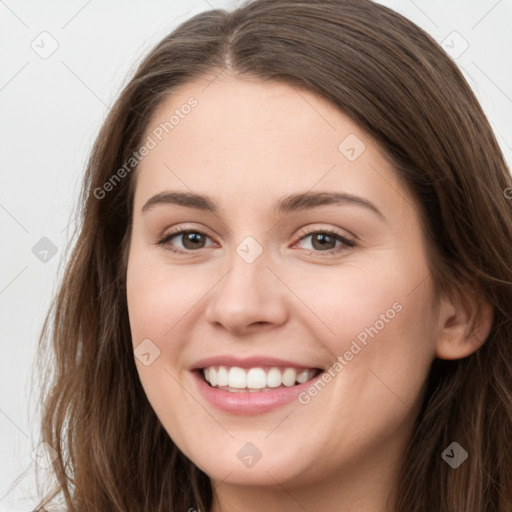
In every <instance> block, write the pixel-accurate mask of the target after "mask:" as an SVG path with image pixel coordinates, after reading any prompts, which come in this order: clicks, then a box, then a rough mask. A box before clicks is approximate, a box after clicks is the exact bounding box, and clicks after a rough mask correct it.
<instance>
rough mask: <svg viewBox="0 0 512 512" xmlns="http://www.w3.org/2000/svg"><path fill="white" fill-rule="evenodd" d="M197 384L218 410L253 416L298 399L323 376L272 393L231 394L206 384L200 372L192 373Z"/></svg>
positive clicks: (277, 389)
mask: <svg viewBox="0 0 512 512" xmlns="http://www.w3.org/2000/svg"><path fill="white" fill-rule="evenodd" d="M192 373H193V375H194V379H195V380H196V382H197V386H198V388H199V391H200V393H201V394H202V395H203V396H204V397H205V398H206V400H208V402H210V403H211V404H212V405H213V406H215V407H216V408H217V409H220V410H222V411H225V412H229V413H232V414H240V415H251V414H263V413H265V412H269V411H272V410H274V409H277V408H279V407H281V406H283V405H286V404H289V403H290V402H293V401H294V400H296V399H297V396H298V395H299V394H300V393H301V392H302V391H304V390H306V389H307V388H309V387H310V386H311V385H313V384H314V383H315V382H316V381H317V380H318V379H320V378H321V377H322V375H323V372H322V373H319V374H318V375H317V376H316V377H314V378H312V379H311V380H308V381H307V382H304V383H303V384H298V385H296V386H290V387H280V388H275V389H273V390H272V391H256V392H247V393H244V392H239V391H238V392H230V391H224V390H222V389H218V388H212V387H211V386H210V385H209V384H208V383H207V382H205V381H204V380H203V379H202V378H201V376H200V373H199V372H198V371H193V372H192Z"/></svg>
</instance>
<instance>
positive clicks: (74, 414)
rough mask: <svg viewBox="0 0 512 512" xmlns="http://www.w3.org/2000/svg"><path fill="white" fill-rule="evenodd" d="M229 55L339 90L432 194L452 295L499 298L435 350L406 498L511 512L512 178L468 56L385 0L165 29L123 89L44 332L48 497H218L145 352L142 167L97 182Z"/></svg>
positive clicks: (249, 8) (433, 224)
mask: <svg viewBox="0 0 512 512" xmlns="http://www.w3.org/2000/svg"><path fill="white" fill-rule="evenodd" d="M223 71H224V72H225V71H229V72H232V73H234V74H239V75H245V76H250V77H258V78H260V79H262V80H270V81H281V82H284V83H287V84H291V85H295V86H300V87H306V88H308V89H309V90H311V91H314V92H316V93H319V94H321V95H323V96H324V97H326V98H328V99H329V100H331V101H332V102H333V103H334V104H335V105H337V106H338V107H339V108H340V109H341V110H342V111H343V112H345V113H346V114H347V115H348V116H349V117H350V118H351V119H352V120H353V121H354V122H356V123H357V124H358V125H359V126H360V127H361V129H363V130H365V131H366V133H367V134H368V135H369V136H370V137H372V138H373V140H374V141H375V142H376V143H377V144H378V145H379V147H380V148H381V149H382V151H383V152H384V153H385V154H386V155H387V156H388V157H389V158H390V160H391V161H392V162H393V164H394V167H395V169H396V172H397V175H398V176H399V177H400V179H401V181H402V182H403V183H404V185H405V186H406V187H407V190H408V191H409V192H410V194H411V196H412V197H413V198H414V199H415V201H417V204H418V205H419V209H420V210H421V218H422V228H423V230H424V234H425V240H426V242H427V244H428V245H427V251H428V257H429V264H430V271H431V277H432V279H433V283H434V285H435V288H436V290H437V292H438V294H450V295H451V296H455V297H458V296H461V297H462V296H463V295H464V294H466V293H475V294H477V295H478V296H479V297H481V299H482V300H485V301H487V302H489V303H490V304H491V305H492V307H493V309H494V320H493V326H492V329H491V332H490V334H489V336H488V338H487V340H486V342H485V343H484V345H483V346H482V347H481V348H480V349H479V350H477V351H476V352H475V353H473V354H472V355H470V356H468V357H465V358H463V359H460V360H455V361H443V360H440V359H435V360H434V362H433V363H432V368H431V371H430V373H429V377H428V382H427V386H426V390H427V391H426V394H425V398H424V402H423V405H422V409H421V412H420V414H419V416H418V418H417V425H416V430H415V433H414V435H413V437H412V439H411V440H410V443H409V446H408V448H407V451H406V453H405V462H404V465H403V471H402V474H401V478H400V480H399V482H398V484H397V485H398V498H397V502H396V511H397V512H406V511H407V512H420V511H421V512H425V511H435V512H442V511H445V512H448V511H450V512H454V511H457V512H475V511H479V512H491V511H499V512H509V511H510V510H512V453H511V451H510V448H509V444H510V442H511V441H512V250H511V248H510V242H511V240H512V201H511V200H510V199H507V196H509V194H507V192H506V191H507V190H509V191H512V189H511V188H510V187H512V180H511V177H510V174H509V171H508V169H507V166H506V163H505V161H504V158H503V155H502V153H501V151H500V148H499V146H498V144H497V141H496V139H495V137H494V135H493V132H492V130H491V127H490V125H489V122H488V120H487V118H486V116H485V114H484V112H483V111H482V108H481V107H480V105H479V103H478V101H477V99H476V98H475V95H474V94H473V92H472V90H471V89H470V87H469V85H468V83H467V82H466V80H465V79H464V77H463V75H462V73H461V72H460V70H459V69H458V67H457V66H456V65H455V63H454V62H453V61H452V60H451V59H450V58H449V57H448V56H447V55H446V54H445V53H444V51H443V50H442V48H441V47H440V46H439V45H438V44H437V43H436V42H435V40H434V39H433V38H432V37H430V36H429V35H428V34H427V33H425V32H424V31H423V30H421V29H420V28H419V27H417V26H416V25H415V24H413V23H412V22H411V21H409V20H407V19H406V18H404V17H403V16H401V15H399V14H398V13H396V12H394V11H392V10H391V9H389V8H386V7H384V6H381V5H379V4H375V3H373V2H371V1H369V0H315V1H305V0H304V1H302V0H256V1H253V2H246V3H245V4H243V5H242V6H241V7H239V8H237V9H236V10H233V11H230V12H228V11H225V10H211V11H206V12H203V13H201V14H198V15H196V16H194V17H192V18H190V19H189V20H187V21H185V22H184V23H182V24H181V25H180V26H178V27H177V28H176V29H175V30H173V31H172V33H170V34H169V35H168V36H166V37H165V38H164V39H163V40H162V41H161V42H160V43H159V44H158V45H157V46H156V47H155V48H154V49H153V50H152V51H151V52H150V53H149V54H148V55H147V57H146V58H145V59H144V60H143V62H142V63H141V64H140V66H139V67H138V69H137V71H136V72H135V75H134V76H133V77H132V78H131V80H130V81H129V83H128V84H127V85H126V87H125V88H124V90H123V91H122V93H121V94H120V96H119V98H118V99H117V101H116V102H115V104H114V105H113V107H112V109H111V110H110V112H109V115H108V118H107V119H106V121H105V123H104V125H103V127H102V129H101V131H100V133H99V135H98V137H97V140H96V142H95V145H94V148H93V151H92V154H91V156H90V159H89V161H88V165H87V170H86V174H85V178H84V183H83V189H82V193H81V197H80V203H79V204H80V208H81V209H80V212H79V213H80V219H79V224H78V227H77V232H76V240H75V241H74V242H73V244H74V245H73V250H72V251H71V252H70V255H69V261H68V263H67V267H66V270H65V273H64V275H63V277H62V280H61V283H60V288H59V291H58V294H57V295H56V297H55V299H54V301H53V303H52V305H51V308H50V311H49V312H48V316H47V318H46V321H45V323H44V326H43V330H42V333H41V339H40V346H39V352H38V357H39V367H40V368H41V371H43V373H44V379H42V383H41V388H42V392H41V393H42V396H41V398H42V404H43V408H42V429H41V433H42V441H45V442H47V443H48V444H49V445H50V446H51V447H52V448H53V449H54V450H55V451H56V455H57V458H56V459H55V460H54V461H53V464H52V472H53V474H54V481H53V483H54V485H53V487H52V488H51V489H48V490H47V492H46V495H45V497H44V498H42V499H41V501H40V503H39V505H38V506H39V507H44V506H46V505H47V504H51V503H52V502H53V500H54V499H55V498H56V497H58V496H60V497H61V498H62V499H63V500H64V501H65V503H66V508H67V510H69V511H75V510H78V511H80V512H88V511H94V512H97V511H107V510H108V511H111V512H114V511H116V512H117V511H119V512H121V511H123V512H124V511H133V510H137V511H151V512H159V511H162V512H163V511H166V512H168V511H180V512H182V511H185V510H189V509H190V508H192V507H196V508H197V507H198V508H200V509H201V510H202V511H208V510H209V508H210V506H211V503H212V492H213V491H212V485H211V482H210V479H209V478H208V476H207V475H206V474H204V473H203V472H202V471H201V470H200V469H198V468H197V467H196V466H195V465H194V464H193V462H192V461H190V460H189V459H188V458H187V457H185V456H184V455H183V454H182V453H181V452H180V450H179V449H178V448H177V446H176V445H175V444H174V443H173V441H172V439H170V437H169V436H168V434H167V433H166V431H165V430H164V428H163V426H162V425H161V423H160V422H159V420H158V418H157V416H156V415H155V413H154V411H153V410H152V408H151V406H150V404H149V402H148V400H147V398H146V395H145V393H144V390H143V388H142V385H141V383H140V381H139V377H138V374H137V370H136V366H135V362H134V354H133V347H132V342H131V336H130V328H129V322H128V313H127V303H126V288H125V276H126V274H125V271H126V255H127V248H128V243H129V236H130V230H131V216H132V200H133V179H132V177H133V174H134V173H133V171H132V172H127V173H126V176H124V177H123V179H120V180H118V181H116V182H115V185H113V186H112V187H110V190H109V191H108V192H106V193H104V194H103V193H101V194H100V193H99V192H98V190H99V189H102V187H103V186H104V184H105V183H106V182H107V181H109V180H110V179H112V176H114V175H115V174H116V172H117V171H118V170H119V169H120V168H122V167H123V165H124V164H125V163H126V162H127V161H128V160H129V158H130V157H131V156H132V155H133V153H134V152H136V151H137V150H138V148H139V147H140V145H141V143H142V137H143V134H144V131H145V129H146V128H147V126H148V122H149V119H150V117H151V115H152V113H153V112H154V111H155V109H156V108H157V107H158V106H159V105H160V103H161V102H162V100H163V99H164V98H166V97H167V96H168V95H170V94H172V93H173V90H174V89H175V88H177V87H178V86H180V85H183V84H186V83H187V82H189V81H191V80H193V79H194V78H199V77H204V76H212V77H213V76H214V75H215V74H217V73H220V72H223ZM102 190H105V189H102ZM95 191H96V193H95ZM100 195H101V197H100ZM453 441H456V442H458V443H459V444H460V445H461V446H462V447H464V448H465V449H466V450H467V451H468V453H469V457H468V459H467V460H466V461H465V462H464V464H462V465H461V466H460V467H458V468H457V469H452V468H451V467H450V466H449V465H448V464H447V463H446V462H445V461H444V460H443V459H442V457H441V454H442V452H443V450H444V449H445V448H446V447H447V446H449V445H450V443H452V442H453Z"/></svg>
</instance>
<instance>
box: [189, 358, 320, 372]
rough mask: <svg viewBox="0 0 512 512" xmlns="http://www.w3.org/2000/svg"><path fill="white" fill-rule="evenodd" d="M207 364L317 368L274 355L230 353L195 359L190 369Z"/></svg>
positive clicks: (204, 366) (201, 367)
mask: <svg viewBox="0 0 512 512" xmlns="http://www.w3.org/2000/svg"><path fill="white" fill-rule="evenodd" d="M209 366H229V367H233V366H237V367H239V368H258V367H269V368H270V367H273V366H284V367H286V368H299V369H308V368H318V367H317V366H312V365H307V364H301V363H295V362H293V361H287V360H285V359H279V358H275V357H266V356H252V357H245V358H238V357H234V356H232V355H218V356H213V357H206V358H204V359H200V360H199V361H196V362H195V363H194V364H193V365H192V368H191V369H192V370H200V369H203V368H207V367H209Z"/></svg>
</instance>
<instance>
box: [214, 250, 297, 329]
mask: <svg viewBox="0 0 512 512" xmlns="http://www.w3.org/2000/svg"><path fill="white" fill-rule="evenodd" d="M231 263H232V264H231V267H230V269H229V270H228V272H227V273H226V274H225V275H224V277H223V278H221V279H220V281H219V282H218V283H217V284H216V285H215V286H214V287H213V289H212V290H211V292H210V294H208V295H209V297H210V300H209V302H208V305H207V307H206V313H205V315H206V319H207V321H208V322H210V324H212V325H213V326H214V327H215V328H217V329H219V328H224V329H226V330H227V331H229V332H230V333H232V334H237V335H243V334H249V333H254V332H255V331H256V330H258V331H260V330H268V329H272V328H275V327H276V326H279V325H282V324H284V323H285V322H286V321H287V319H288V314H289V309H288V307H287V287H286V286H285V285H284V284H283V283H282V282H281V281H280V279H279V277H278V275H279V274H278V273H277V272H276V270H275V269H271V268H270V267H269V266H268V263H269V262H268V260H267V259H266V258H265V257H264V256H263V255H261V256H260V257H258V258H257V259H256V260H255V261H253V262H252V263H249V262H247V261H245V260H244V259H243V258H242V257H240V256H239V255H238V254H237V253H235V254H234V255H233V258H232V259H231ZM288 298H289V297H288Z"/></svg>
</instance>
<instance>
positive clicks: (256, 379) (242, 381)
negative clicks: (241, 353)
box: [203, 366, 316, 389]
mask: <svg viewBox="0 0 512 512" xmlns="http://www.w3.org/2000/svg"><path fill="white" fill-rule="evenodd" d="M203 374H204V378H205V379H206V380H207V381H208V382H209V383H210V385H211V386H213V387H222V386H228V387H230V388H238V389H243V388H249V389H263V388H266V387H269V388H278V387H279V386H281V385H285V386H288V387H289V386H294V385H295V382H298V383H299V384H302V383H303V382H307V381H308V380H310V379H311V378H312V377H314V376H315V374H316V370H314V369H305V370H297V369H296V368H282V369H281V368H276V367H274V368H269V369H266V370H264V369H263V368H239V367H238V366H232V367H226V366H209V367H207V368H203Z"/></svg>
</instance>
